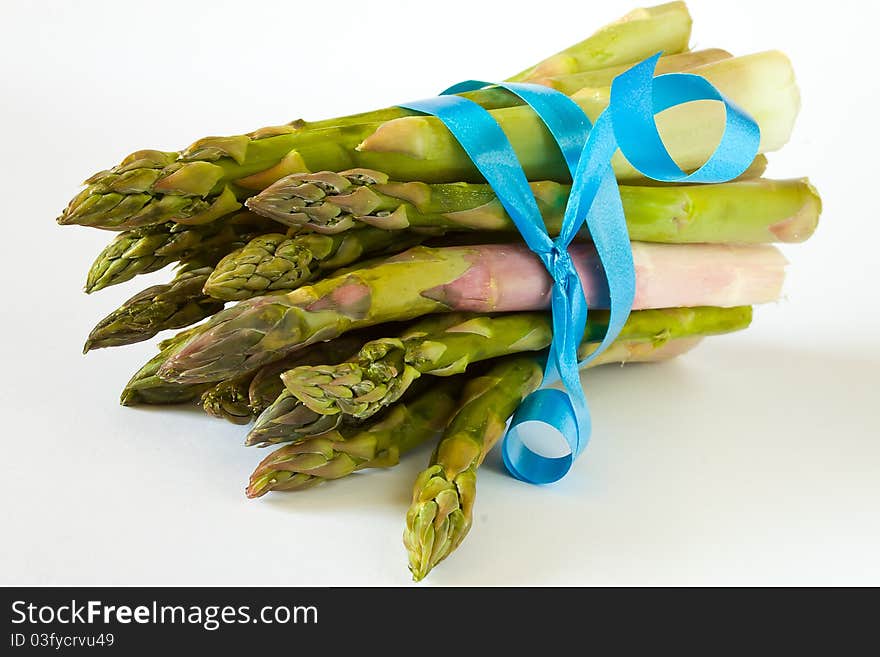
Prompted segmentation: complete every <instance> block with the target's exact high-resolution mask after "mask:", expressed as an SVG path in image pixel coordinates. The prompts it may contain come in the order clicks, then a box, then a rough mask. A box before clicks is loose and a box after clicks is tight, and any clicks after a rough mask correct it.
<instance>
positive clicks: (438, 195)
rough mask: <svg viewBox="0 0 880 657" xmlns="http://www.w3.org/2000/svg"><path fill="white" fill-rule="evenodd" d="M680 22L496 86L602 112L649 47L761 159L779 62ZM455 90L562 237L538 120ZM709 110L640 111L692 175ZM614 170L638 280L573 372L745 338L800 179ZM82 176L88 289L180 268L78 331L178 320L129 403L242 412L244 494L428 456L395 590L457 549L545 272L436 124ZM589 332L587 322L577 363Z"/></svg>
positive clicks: (554, 153)
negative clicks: (661, 179)
mask: <svg viewBox="0 0 880 657" xmlns="http://www.w3.org/2000/svg"><path fill="white" fill-rule="evenodd" d="M690 33H691V19H690V16H689V14H688V11H687V8H686V7H685V5H684V4H683V3H681V2H673V3H670V4H666V5H662V6H659V7H654V8H650V9H639V10H636V11H634V12H632V13H631V14H629V15H627V16H626V17H624V18H623V19H621V20H619V21H617V22H615V23H613V24H611V25H608V26H606V27H604V28H602V29H601V30H599V31H598V32H596V33H595V34H594V35H592V36H591V37H589V38H587V39H586V40H584V41H582V42H580V43H578V44H576V45H574V46H572V47H570V48H568V49H567V50H564V51H562V52H560V53H558V54H556V55H553V56H552V57H549V58H548V59H546V60H544V61H542V62H539V63H538V64H537V65H535V66H533V67H531V68H529V69H527V70H526V71H524V72H522V73H519V74H518V75H515V76H513V77H511V78H509V79H510V80H513V81H526V82H532V83H537V84H542V85H547V86H550V87H553V88H555V89H557V90H559V91H562V92H563V93H565V94H567V95H569V96H570V97H571V98H572V99H574V101H575V102H576V103H578V105H580V106H581V107H582V108H583V109H584V111H585V112H586V113H587V114H588V115H589V117H590V118H591V119H593V120H595V119H596V118H597V116H598V115H599V113H601V111H602V110H603V109H604V108H605V107H606V106H607V104H608V99H609V89H610V84H611V81H612V80H613V79H614V77H615V76H616V75H618V74H619V73H621V72H622V71H624V70H626V69H627V68H628V67H629V66H631V65H632V64H634V63H636V62H638V61H641V60H642V59H644V58H647V57H649V56H651V55H652V54H654V53H656V52H658V51H662V52H663V57H662V58H661V59H660V60H659V66H658V72H659V73H668V72H680V71H688V72H692V73H695V74H698V75H701V76H704V77H706V78H707V79H708V80H710V81H711V82H712V83H713V84H714V85H715V86H716V87H718V88H719V89H720V90H721V91H722V92H723V93H724V94H726V95H727V96H728V97H729V98H731V99H732V100H733V101H734V102H736V103H737V104H738V105H739V106H740V107H742V108H744V109H745V110H746V111H748V112H749V113H750V114H751V115H752V116H753V117H754V118H755V119H756V120H757V122H758V123H759V125H760V129H761V145H760V151H761V153H766V152H770V151H773V150H776V149H779V148H780V147H782V146H783V144H785V143H786V141H787V140H788V138H789V135H790V133H791V130H792V126H793V124H794V120H795V117H796V114H797V111H798V105H799V95H798V90H797V87H796V84H795V80H794V74H793V72H792V69H791V65H790V64H789V62H788V60H787V59H786V58H785V56H784V55H782V54H781V53H778V52H765V53H759V54H755V55H748V56H744V57H733V56H732V55H730V54H729V53H727V52H726V51H723V50H716V49H713V50H703V51H698V52H691V51H689V50H688V43H689V40H690ZM462 95H464V96H466V97H468V98H469V99H471V100H473V101H474V102H476V103H478V104H480V105H482V106H483V107H485V108H486V109H488V110H489V111H490V112H491V114H492V115H493V117H494V118H495V119H496V120H497V121H498V123H499V124H500V125H501V126H502V128H503V129H504V131H505V132H506V134H507V135H508V137H509V138H510V141H511V143H512V145H513V147H514V149H515V151H516V153H517V155H518V156H519V158H520V161H521V163H522V165H523V167H524V169H525V171H526V173H527V175H528V177H529V180H530V181H532V183H531V185H532V190H533V192H534V194H535V197H536V199H537V201H538V204H539V207H540V209H541V212H542V215H543V217H544V220H545V222H546V226H547V229H548V231H549V232H550V233H551V234H555V233H557V232H558V231H559V229H560V224H561V220H562V216H563V211H564V208H565V204H566V201H567V198H568V194H569V191H570V187H571V180H570V179H569V177H568V172H567V168H566V166H565V164H564V162H563V159H562V156H561V154H560V152H559V150H558V148H557V147H556V145H555V143H554V142H553V140H552V138H551V136H550V135H549V133H548V132H547V131H546V129H545V128H544V126H543V124H542V123H541V121H540V120H539V119H538V118H537V117H536V116H535V115H534V114H533V113H532V112H531V110H530V109H529V108H527V107H523V106H522V105H521V103H520V101H519V100H518V99H517V98H516V97H515V96H513V95H511V94H509V93H507V92H505V91H503V90H501V89H498V88H487V89H482V90H479V91H473V92H468V93H465V94H462ZM719 112H720V109H719V108H718V107H715V106H714V105H713V104H709V103H697V104H691V105H688V106H683V107H679V108H676V109H673V110H670V111H668V112H665V113H663V114H662V115H660V116H659V117H658V127H659V129H660V131H661V134H662V135H663V137H664V141H665V142H666V144H667V146H668V147H669V149H670V151H671V153H672V154H673V156H674V157H675V158H676V160H677V161H678V162H679V164H680V165H681V166H682V167H683V168H684V169H694V168H696V167H698V166H700V164H702V162H703V161H705V160H706V159H707V158H708V156H709V155H711V152H712V150H713V149H714V146H715V144H716V143H717V141H718V137H719V136H720V131H721V129H722V126H723V121H721V120H720V117H719ZM612 164H613V169H614V171H615V173H616V175H617V178H618V180H619V181H620V184H621V186H620V192H621V196H622V199H623V205H624V209H625V215H626V221H627V225H628V227H629V233H630V236H631V239H632V251H633V256H634V261H635V265H636V274H637V290H636V297H635V306H634V312H633V313H632V315H631V317H630V319H629V321H628V322H627V324H626V326H625V328H624V329H623V332H622V333H621V334H620V336H619V337H618V339H617V340H616V341H615V342H614V343H613V345H612V347H611V348H610V349H609V350H607V351H605V352H604V353H603V354H602V355H601V357H600V358H598V359H597V360H595V361H593V362H592V364H591V365H601V364H605V363H624V362H635V361H658V360H665V359H669V358H673V357H675V356H677V355H679V354H682V353H684V352H685V351H688V350H689V349H691V348H692V347H693V346H695V345H696V344H697V343H698V342H699V341H700V340H701V339H702V338H704V337H706V336H711V335H717V334H722V333H729V332H733V331H738V330H742V329H744V328H746V327H747V326H748V325H749V323H750V321H751V317H752V308H751V307H752V306H753V305H756V304H762V303H768V302H772V301H774V300H776V299H777V298H778V297H779V295H780V290H781V286H782V282H783V277H784V267H785V264H786V261H785V259H784V258H783V257H782V255H781V254H780V253H779V251H778V250H777V249H776V248H775V247H773V246H770V245H769V243H772V242H800V241H803V240H805V239H807V238H808V237H809V236H810V235H811V234H812V233H813V231H814V229H815V228H816V224H817V222H818V218H819V213H820V210H821V205H820V200H819V197H818V195H817V193H816V191H815V190H814V188H813V187H812V186H811V185H810V184H809V182H808V181H806V180H770V179H767V178H764V177H762V176H763V173H764V170H765V168H766V165H767V161H766V159H765V157H764V156H763V155H760V156H759V157H758V158H757V159H756V161H755V162H754V163H753V165H752V167H751V168H750V169H749V170H748V171H747V172H746V174H745V175H744V176H743V177H742V178H741V179H739V180H737V181H733V182H730V183H727V184H720V185H696V186H689V185H667V184H658V183H653V182H649V181H647V180H645V179H642V178H640V177H639V174H638V173H637V172H636V171H635V170H634V169H633V168H632V167H631V166H630V165H629V163H628V162H626V161H625V160H624V159H623V158H622V157H621V156H620V155H619V154H618V155H617V156H616V157H615V159H614V160H613V162H612ZM85 184H86V188H85V189H84V190H83V191H82V192H81V193H80V194H79V195H78V196H76V197H75V198H74V199H73V200H72V201H71V203H70V205H69V206H68V207H67V208H66V209H65V210H64V212H63V214H62V215H61V217H60V218H59V220H58V222H59V223H60V224H64V225H68V224H78V225H82V226H91V227H94V228H101V229H104V230H110V231H116V232H117V234H116V236H115V238H114V239H113V240H112V241H111V242H110V244H109V245H108V246H107V248H106V249H104V251H103V252H102V253H101V254H99V256H98V258H97V260H96V261H95V262H94V264H93V265H92V267H91V269H90V270H89V272H88V277H87V282H86V291H87V292H93V291H95V290H100V289H102V288H105V287H108V286H111V285H116V284H118V283H123V282H125V281H129V280H131V279H132V278H134V277H135V276H137V275H139V274H142V273H147V272H153V271H156V270H158V269H161V268H164V267H166V266H167V265H169V264H173V263H176V264H177V272H176V274H175V275H174V277H173V278H172V279H171V280H170V281H169V282H168V283H166V284H164V285H156V286H153V287H149V288H147V289H145V290H143V291H141V292H139V293H138V294H136V295H135V296H133V297H132V298H131V299H129V300H128V301H126V302H125V303H124V304H122V306H121V307H119V308H118V309H116V310H114V311H113V312H112V313H110V314H109V315H108V316H107V317H105V318H104V319H102V320H101V321H100V322H98V324H97V325H96V326H95V328H94V330H92V332H91V333H90V335H89V336H88V339H87V341H86V345H85V350H86V351H89V350H91V349H97V348H103V347H111V346H117V345H124V344H131V343H134V342H139V341H142V340H147V339H149V338H151V337H153V336H154V335H156V334H157V333H159V332H161V331H164V330H167V329H183V330H182V331H181V332H179V333H177V334H176V335H174V336H172V337H170V338H168V339H165V340H164V341H162V342H160V343H159V353H158V354H157V355H156V356H155V357H154V358H153V359H152V360H150V361H149V362H148V363H147V364H146V365H144V366H143V367H142V368H141V369H140V370H139V371H138V372H136V373H135V375H134V376H133V377H132V378H131V380H130V381H129V382H128V384H127V385H126V386H125V389H124V390H123V393H122V403H123V404H125V405H136V404H178V403H192V402H197V403H199V404H201V405H202V407H203V408H204V410H205V411H206V412H207V413H209V414H211V415H214V416H217V417H221V418H225V419H227V420H230V421H232V422H236V423H241V424H248V423H251V422H253V426H252V427H251V428H250V431H249V433H248V435H247V439H246V444H247V445H257V446H267V445H276V446H278V447H277V449H276V450H275V451H273V452H272V453H270V454H269V456H267V457H266V458H264V459H263V460H262V461H261V462H260V464H259V465H258V466H257V468H256V470H255V471H254V473H253V474H252V475H251V477H250V482H249V484H248V487H247V495H248V496H249V497H259V496H262V495H264V494H266V493H267V492H269V491H292V490H300V489H304V488H309V487H312V486H315V485H317V484H320V483H322V482H324V481H327V480H329V479H340V478H342V477H345V476H347V475H349V474H351V473H353V472H355V471H357V470H363V469H367V468H375V467H390V466H393V465H395V464H396V463H397V462H398V460H399V458H400V457H401V455H402V454H404V453H405V452H408V451H410V450H412V449H413V448H415V447H417V446H419V445H422V444H424V443H429V442H436V447H435V449H434V452H433V455H432V456H431V459H430V463H429V465H428V467H427V468H426V469H425V470H424V471H423V472H422V473H421V474H420V475H419V477H418V478H417V480H416V483H415V486H414V490H413V497H412V505H411V507H410V509H409V511H408V512H407V514H406V529H405V532H404V543H405V546H406V549H407V552H408V554H409V565H410V569H411V571H412V574H413V577H414V578H415V579H421V578H423V577H425V575H427V574H428V572H429V571H430V570H431V569H432V568H433V567H435V566H436V565H437V564H438V563H439V562H440V561H441V560H443V559H445V558H446V557H447V556H448V555H449V554H450V553H451V552H452V551H453V550H455V549H456V547H458V545H459V544H460V543H461V542H462V540H463V539H464V537H465V536H466V535H467V533H468V530H469V529H470V526H471V522H472V517H473V505H474V498H475V491H476V480H477V471H478V469H479V467H480V464H481V463H482V461H483V459H484V458H485V456H486V454H487V452H488V451H489V450H490V449H492V447H493V446H494V445H495V444H496V443H497V442H498V440H499V438H500V437H501V436H502V434H503V432H504V428H505V424H506V422H507V420H508V419H509V418H510V416H511V415H512V414H513V412H514V411H515V409H516V407H517V405H518V404H519V403H520V401H521V400H522V399H523V398H524V397H525V396H526V395H528V394H529V393H530V392H531V391H533V390H534V389H536V387H537V386H538V385H539V384H540V382H541V375H542V368H543V364H544V359H545V358H546V352H547V348H548V346H549V345H550V341H551V338H552V327H551V321H550V316H549V313H548V303H549V294H548V292H549V288H550V285H551V281H550V278H549V276H548V274H547V273H546V271H545V270H544V269H543V266H542V265H541V263H540V261H539V260H538V259H537V258H536V257H535V256H534V255H533V254H532V253H531V252H530V251H529V250H528V249H527V248H526V247H525V245H524V244H523V243H522V241H521V239H520V238H519V236H518V234H517V233H516V231H515V228H514V225H513V222H512V221H511V219H510V217H509V216H508V215H507V214H506V213H505V211H504V208H503V207H502V205H501V204H500V202H499V201H498V199H497V198H496V196H495V193H494V192H493V190H492V189H491V188H490V187H489V186H488V185H487V184H486V183H485V181H484V180H482V178H481V176H480V174H479V173H478V171H477V170H476V169H475V168H474V166H473V164H472V163H471V161H470V159H469V158H468V157H467V156H466V155H465V153H464V152H463V151H462V149H461V148H460V146H459V145H458V143H457V142H456V141H455V139H454V138H453V137H452V136H451V135H450V134H449V133H448V132H447V131H446V129H445V128H444V127H443V125H442V124H441V123H439V122H438V121H437V120H436V119H434V118H431V117H426V116H420V115H414V114H413V113H412V112H410V111H408V110H405V109H401V108H399V107H389V108H385V109H381V110H376V111H372V112H366V113H363V114H356V115H352V116H343V117H340V118H335V119H328V120H323V121H315V122H307V121H302V120H299V121H294V122H293V123H290V124H287V125H283V126H278V127H271V128H263V129H260V130H257V131H255V132H252V133H250V134H246V135H238V136H231V137H207V138H205V139H200V140H199V141H197V142H195V143H194V144H192V145H191V146H189V147H187V148H185V149H183V150H182V151H174V152H166V151H155V150H143V151H138V152H136V153H133V154H131V155H129V156H128V157H126V158H125V159H124V160H123V161H122V162H121V163H120V164H119V165H117V166H115V167H113V168H112V169H109V170H106V171H101V172H99V173H97V174H95V175H94V176H92V177H91V178H89V179H88V180H87V181H86V183H85ZM571 255H572V257H573V260H574V262H575V263H576V266H577V269H578V274H579V275H580V278H581V282H582V284H583V288H584V291H585V294H586V297H587V301H588V303H589V307H590V308H591V309H592V308H599V309H601V308H603V307H605V308H607V302H608V300H607V289H606V281H605V280H604V278H603V273H602V269H601V267H600V266H599V264H598V262H597V256H596V253H595V250H594V249H593V248H592V246H591V243H590V235H589V234H588V233H587V232H586V231H584V232H583V233H582V234H581V235H579V239H578V240H577V241H576V243H575V245H574V246H573V247H572V248H571ZM230 302H236V303H233V304H232V305H228V306H227V304H229V303H230ZM205 319H207V320H208V321H206V322H204V323H201V324H199V322H200V321H201V320H205ZM607 322H608V314H607V312H606V311H602V310H598V311H591V312H590V315H589V321H588V325H587V328H586V331H585V333H584V336H583V341H582V343H581V347H580V349H581V354H580V355H581V356H586V355H588V354H589V353H591V352H592V351H593V350H595V349H596V348H597V345H598V343H599V342H600V341H601V339H602V336H603V335H604V332H605V330H606V328H607Z"/></svg>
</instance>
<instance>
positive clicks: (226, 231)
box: [86, 212, 277, 292]
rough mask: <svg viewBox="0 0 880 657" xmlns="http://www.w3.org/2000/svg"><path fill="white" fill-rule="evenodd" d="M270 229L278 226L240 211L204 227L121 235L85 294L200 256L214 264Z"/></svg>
mask: <svg viewBox="0 0 880 657" xmlns="http://www.w3.org/2000/svg"><path fill="white" fill-rule="evenodd" d="M273 226H277V224H276V223H275V222H272V221H268V220H266V219H264V218H262V217H258V216H257V215H255V214H254V213H252V212H240V213H237V214H235V215H233V216H231V217H227V218H225V219H224V220H223V221H218V222H216V223H213V224H209V225H207V226H195V227H188V226H182V225H180V224H175V223H171V222H169V223H164V224H161V225H158V226H149V227H145V228H138V229H134V230H130V231H126V232H123V233H120V234H119V235H117V236H116V238H115V239H114V240H113V241H112V242H111V243H110V244H109V245H108V246H107V247H106V248H105V249H104V250H103V251H102V252H101V253H100V254H99V255H98V257H97V258H96V259H95V262H94V264H92V266H91V268H90V269H89V274H88V279H87V281H86V292H94V291H96V290H100V289H103V288H105V287H109V286H110V285H116V284H118V283H123V282H125V281H128V280H131V279H132V278H134V277H135V276H137V275H138V274H146V273H149V272H153V271H158V270H159V269H162V268H163V267H165V266H167V265H169V264H171V263H173V262H177V261H180V260H186V259H191V258H196V257H199V258H202V259H212V258H213V259H214V262H216V261H217V260H219V259H220V258H221V257H223V256H224V255H225V254H226V253H228V252H229V251H230V250H232V249H235V248H238V247H240V246H242V245H243V244H244V243H246V242H247V241H248V240H249V239H250V238H251V237H253V236H255V235H258V234H260V233H262V232H268V231H269V230H271V229H272V227H273Z"/></svg>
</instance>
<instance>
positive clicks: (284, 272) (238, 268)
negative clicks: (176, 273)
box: [205, 226, 428, 301]
mask: <svg viewBox="0 0 880 657" xmlns="http://www.w3.org/2000/svg"><path fill="white" fill-rule="evenodd" d="M427 236H428V234H427V233H421V234H419V233H414V232H406V233H400V232H396V231H388V230H383V229H381V228H373V227H371V226H367V227H366V229H365V230H364V229H362V230H353V231H350V232H346V233H345V234H342V235H314V234H305V235H295V236H293V237H290V236H287V235H284V234H281V233H269V234H267V235H261V236H259V237H256V238H254V239H253V240H251V241H250V242H248V243H247V244H246V245H245V246H243V247H242V248H240V249H237V250H235V251H233V252H232V253H230V254H229V255H227V256H226V257H224V258H223V259H222V260H221V261H220V263H219V264H218V265H217V267H216V268H215V269H214V271H213V273H212V274H211V275H210V277H208V279H207V280H206V282H205V292H206V293H207V294H208V295H210V296H211V297H214V298H215V299H222V300H224V301H238V300H241V299H249V298H251V297H255V296H259V295H261V294H266V293H268V292H277V291H280V290H295V289H296V288H298V287H300V286H302V285H304V284H305V283H307V282H309V281H311V280H313V279H314V278H315V277H316V276H318V274H319V273H320V272H322V271H332V270H334V269H338V268H340V267H343V266H345V265H350V264H352V263H354V262H357V261H358V260H361V259H362V258H363V257H365V256H368V255H376V254H380V253H399V252H400V251H404V250H406V249H408V248H410V247H411V246H415V245H416V244H419V243H421V242H422V241H424V240H425V238H426V237H427Z"/></svg>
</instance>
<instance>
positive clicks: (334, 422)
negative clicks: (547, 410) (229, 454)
mask: <svg viewBox="0 0 880 657" xmlns="http://www.w3.org/2000/svg"><path fill="white" fill-rule="evenodd" d="M342 420H343V417H342V416H341V415H320V414H318V413H315V412H314V411H312V410H310V409H308V408H306V406H305V405H304V404H303V403H302V402H301V401H299V400H298V399H297V398H296V397H294V396H293V395H292V394H291V393H290V392H289V391H288V390H282V391H281V394H280V395H278V397H277V398H276V399H275V401H273V402H272V403H271V404H270V405H269V407H268V408H266V410H264V411H263V412H262V413H260V415H259V417H257V421H256V422H255V423H254V426H253V428H251V430H250V433H248V435H247V438H246V439H245V443H244V444H245V445H247V446H249V447H254V446H257V447H266V446H268V445H276V444H278V443H289V442H298V441H301V440H303V439H305V438H311V437H312V436H318V435H320V434H323V433H326V432H327V431H333V430H334V429H337V428H339V427H340V426H342ZM346 424H351V425H355V424H358V423H355V422H346Z"/></svg>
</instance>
